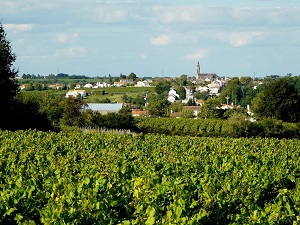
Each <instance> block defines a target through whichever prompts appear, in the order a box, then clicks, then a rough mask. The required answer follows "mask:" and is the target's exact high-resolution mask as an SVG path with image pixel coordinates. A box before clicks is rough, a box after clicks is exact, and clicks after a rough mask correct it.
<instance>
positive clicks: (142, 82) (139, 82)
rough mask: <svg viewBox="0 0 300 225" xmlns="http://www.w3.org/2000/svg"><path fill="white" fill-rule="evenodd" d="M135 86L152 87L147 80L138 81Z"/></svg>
mask: <svg viewBox="0 0 300 225" xmlns="http://www.w3.org/2000/svg"><path fill="white" fill-rule="evenodd" d="M135 87H150V83H149V82H148V81H146V80H144V81H138V82H137V83H136V85H135Z"/></svg>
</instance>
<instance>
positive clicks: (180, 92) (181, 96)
mask: <svg viewBox="0 0 300 225" xmlns="http://www.w3.org/2000/svg"><path fill="white" fill-rule="evenodd" d="M177 94H178V95H179V99H185V98H186V90H185V88H184V87H183V86H179V87H178V88H177Z"/></svg>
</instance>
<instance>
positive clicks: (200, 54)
mask: <svg viewBox="0 0 300 225" xmlns="http://www.w3.org/2000/svg"><path fill="white" fill-rule="evenodd" d="M209 52H210V51H209V50H208V49H204V48H201V49H198V50H196V51H194V52H192V53H190V54H187V55H184V56H181V57H180V59H184V60H200V59H203V58H205V57H207V56H208V55H209Z"/></svg>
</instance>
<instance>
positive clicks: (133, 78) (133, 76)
mask: <svg viewBox="0 0 300 225" xmlns="http://www.w3.org/2000/svg"><path fill="white" fill-rule="evenodd" d="M127 79H132V80H133V81H135V80H136V79H137V76H136V74H135V73H130V74H129V75H128V76H127Z"/></svg>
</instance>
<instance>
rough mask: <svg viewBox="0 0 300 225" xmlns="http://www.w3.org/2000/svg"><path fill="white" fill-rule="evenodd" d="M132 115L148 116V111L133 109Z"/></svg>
mask: <svg viewBox="0 0 300 225" xmlns="http://www.w3.org/2000/svg"><path fill="white" fill-rule="evenodd" d="M132 116H147V111H146V110H141V109H132Z"/></svg>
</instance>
